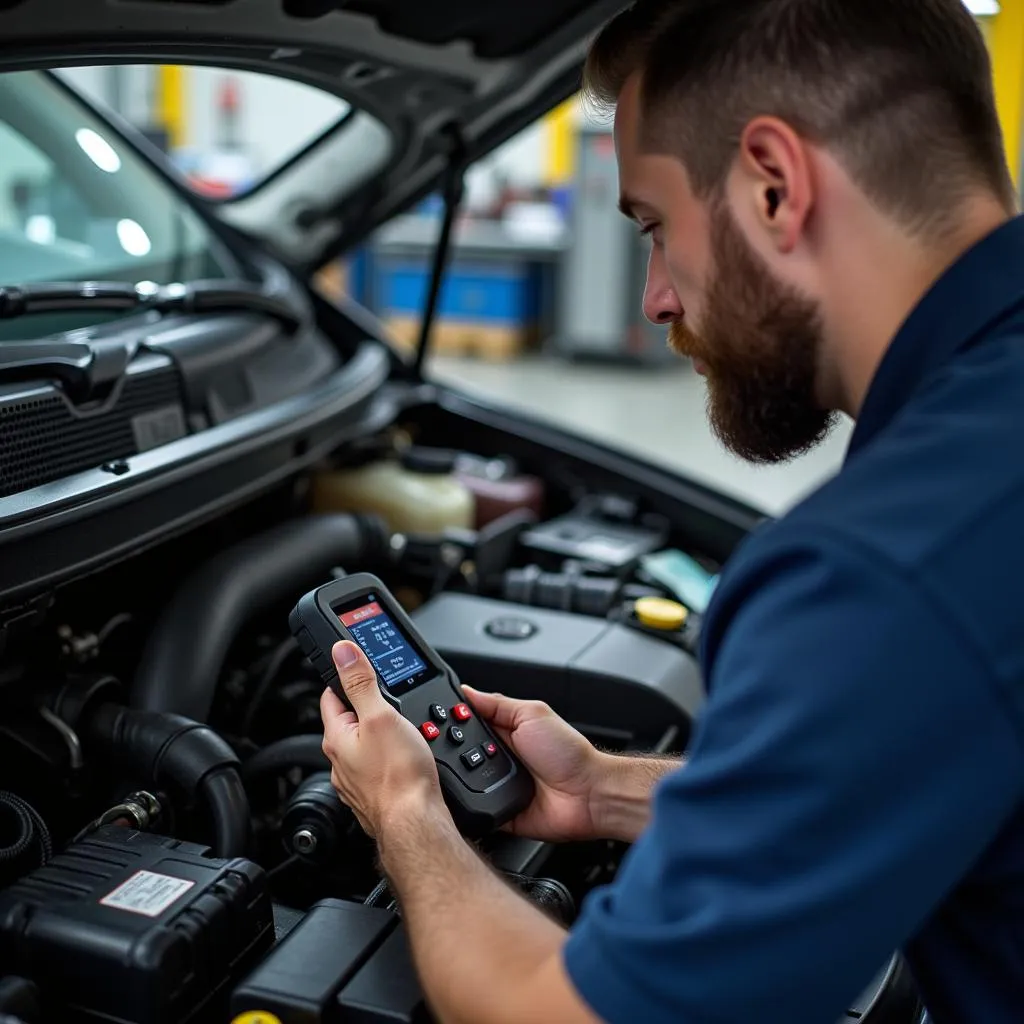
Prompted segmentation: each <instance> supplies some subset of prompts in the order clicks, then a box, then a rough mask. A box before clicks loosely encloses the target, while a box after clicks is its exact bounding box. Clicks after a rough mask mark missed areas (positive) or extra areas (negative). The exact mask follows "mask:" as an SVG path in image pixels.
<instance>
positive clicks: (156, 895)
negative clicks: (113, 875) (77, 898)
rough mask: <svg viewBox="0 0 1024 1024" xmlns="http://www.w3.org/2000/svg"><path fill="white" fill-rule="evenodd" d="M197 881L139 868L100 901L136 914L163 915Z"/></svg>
mask: <svg viewBox="0 0 1024 1024" xmlns="http://www.w3.org/2000/svg"><path fill="white" fill-rule="evenodd" d="M195 884H196V883H195V882H191V881H189V880H188V879H187V878H175V877H174V876H173V875H160V874H157V872H155V871H136V872H135V874H134V875H132V877H131V878H129V879H128V880H127V881H126V882H122V883H121V884H120V885H119V886H118V887H117V888H116V889H114V890H113V892H108V893H107V895H106V896H104V897H103V899H101V900H100V903H102V904H103V906H105V907H114V908H115V909H117V910H128V911H130V912H131V913H133V914H145V916H146V917H159V916H160V915H161V914H162V913H163V912H164V911H165V910H166V909H167V908H168V907H169V906H170V905H171V904H172V903H174V902H175V901H176V900H179V899H180V898H181V897H182V896H184V895H185V893H187V892H188V891H189V889H191V888H192V886H193V885H195Z"/></svg>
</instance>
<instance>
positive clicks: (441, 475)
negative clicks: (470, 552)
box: [313, 448, 476, 535]
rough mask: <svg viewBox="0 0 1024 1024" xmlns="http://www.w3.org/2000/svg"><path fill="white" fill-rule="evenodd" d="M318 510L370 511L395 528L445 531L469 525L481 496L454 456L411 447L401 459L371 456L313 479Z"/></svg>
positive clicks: (417, 531)
mask: <svg viewBox="0 0 1024 1024" xmlns="http://www.w3.org/2000/svg"><path fill="white" fill-rule="evenodd" d="M313 508H314V511H316V512H339V511H344V512H370V513H376V514H377V515H379V516H381V517H383V518H384V519H385V520H386V522H387V523H388V525H389V526H390V527H391V529H392V530H393V531H395V532H396V533H415V534H427V535H431V534H440V533H443V532H444V531H445V530H447V529H449V528H461V529H470V528H471V527H472V526H473V521H474V518H475V514H476V502H475V499H474V497H473V494H472V492H471V491H470V489H469V488H468V487H467V486H466V485H465V484H464V483H462V482H461V481H460V480H459V479H458V478H457V477H456V476H455V475H454V474H453V473H452V462H451V459H450V458H447V459H446V458H440V457H438V455H437V453H435V452H433V451H431V450H430V449H423V448H419V449H418V448H409V449H407V450H406V451H405V452H403V453H402V456H401V461H397V460H387V461H384V462H371V463H370V464H369V465H366V466H359V467H358V468H356V469H342V470H337V471H332V472H328V473H321V474H319V475H318V476H316V477H315V478H314V481H313Z"/></svg>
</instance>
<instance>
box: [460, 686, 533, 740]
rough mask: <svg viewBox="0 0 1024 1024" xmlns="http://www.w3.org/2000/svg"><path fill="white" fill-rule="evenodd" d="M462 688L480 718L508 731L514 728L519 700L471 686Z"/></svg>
mask: <svg viewBox="0 0 1024 1024" xmlns="http://www.w3.org/2000/svg"><path fill="white" fill-rule="evenodd" d="M462 689H463V692H464V693H465V694H466V696H467V697H468V698H469V701H470V703H471V704H472V705H473V707H474V708H475V709H476V713H477V714H478V715H479V716H480V717H481V718H483V719H484V720H486V721H488V722H491V723H493V724H494V725H496V726H498V727H499V728H501V729H505V730H507V731H509V732H511V731H512V730H513V729H514V728H515V725H516V713H517V711H518V708H519V706H520V702H519V701H516V700H512V698H511V697H504V696H502V695H501V694H500V693H484V692H483V691H482V690H474V689H473V687H472V686H463V687H462Z"/></svg>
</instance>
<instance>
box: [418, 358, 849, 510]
mask: <svg viewBox="0 0 1024 1024" xmlns="http://www.w3.org/2000/svg"><path fill="white" fill-rule="evenodd" d="M431 373H432V374H433V375H434V376H435V377H436V378H437V379H439V380H444V381H446V382H449V383H451V384H452V385H455V386H458V387H460V388H462V389H463V390H466V391H472V392H475V393H477V394H480V395H486V396H488V397H489V398H491V399H492V400H495V401H497V402H500V403H501V404H503V405H508V406H515V407H518V408H521V409H524V410H526V411H528V412H530V413H532V414H533V415H535V416H536V417H538V418H546V419H548V420H552V421H555V422H557V423H558V424H560V425H562V426H565V427H568V428H570V429H572V430H575V431H577V432H578V433H581V434H585V435H589V436H591V437H594V438H596V439H599V440H601V441H602V442H604V443H605V444H609V445H612V446H614V447H617V448H619V449H621V450H625V451H632V452H636V453H638V454H640V455H643V456H645V457H646V458H648V459H651V460H652V461H655V462H659V463H662V464H665V465H668V466H671V467H673V468H674V469H677V470H678V471H680V472H681V473H683V474H685V475H687V476H689V477H691V478H692V479H695V480H699V481H700V482H702V483H705V484H709V485H711V486H713V487H716V488H717V489H719V490H721V491H724V492H726V493H729V494H731V495H734V496H736V497H738V498H740V499H742V500H744V501H746V502H748V503H749V504H751V505H753V506H755V507H756V508H759V509H760V510H762V511H764V512H766V513H768V514H769V515H779V514H780V513H782V512H784V511H786V509H788V508H789V507H791V506H792V505H793V504H794V503H795V502H797V501H798V500H799V499H800V498H802V497H803V496H804V495H806V494H807V493H808V492H809V491H811V490H813V489H814V488H815V487H817V486H818V485H819V484H820V483H821V482H823V481H824V480H825V479H827V478H828V477H829V476H831V475H832V474H833V473H835V471H836V470H837V469H838V468H839V465H840V463H841V462H842V459H843V455H844V453H845V451H846V445H847V442H848V441H849V436H850V429H851V427H850V424H849V423H848V422H844V423H843V424H842V425H841V426H840V427H839V428H837V429H836V430H835V431H834V432H833V434H832V435H831V436H830V437H829V438H828V439H827V440H826V441H825V443H824V444H823V445H822V446H821V447H819V448H818V449H817V450H815V451H814V452H811V453H810V454H809V455H806V456H803V457H802V458H799V459H796V460H794V461H793V462H791V463H788V464H786V465H783V466H772V467H754V466H749V465H747V464H746V463H743V462H741V461H740V460H739V459H737V458H735V457H733V456H731V455H730V454H729V453H728V452H726V451H725V449H724V448H722V446H721V445H720V444H719V442H718V441H717V440H716V438H715V437H714V436H713V435H712V433H711V431H710V429H709V427H708V424H707V418H706V416H705V413H704V384H703V381H702V380H701V378H700V377H699V376H698V375H697V374H695V373H694V372H693V370H692V368H691V367H690V366H689V365H688V364H680V365H679V366H678V367H676V366H668V367H664V366H663V367H656V368H649V369H647V368H624V367H619V366H615V367H611V366H600V365H598V366H595V365H580V364H569V363H566V362H563V361H561V360H556V359H553V358H549V357H540V356H537V357H529V358H525V359H521V360H518V361H515V362H512V363H486V362H477V361H472V360H467V359H452V358H441V357H436V358H434V359H432V360H431Z"/></svg>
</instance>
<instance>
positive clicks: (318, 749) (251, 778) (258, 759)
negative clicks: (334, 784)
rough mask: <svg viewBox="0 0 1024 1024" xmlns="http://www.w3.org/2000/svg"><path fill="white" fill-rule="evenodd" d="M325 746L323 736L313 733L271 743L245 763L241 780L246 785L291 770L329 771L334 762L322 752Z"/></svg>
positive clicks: (243, 763)
mask: <svg viewBox="0 0 1024 1024" xmlns="http://www.w3.org/2000/svg"><path fill="white" fill-rule="evenodd" d="M323 742H324V739H323V736H320V735H319V734H317V733H312V732H311V733H300V734H299V735H298V736H289V737H287V738H286V739H283V740H277V741H276V742H275V743H269V744H267V746H265V747H263V748H262V749H260V750H258V751H256V753H255V754H253V755H252V757H250V758H248V759H246V760H245V761H243V762H242V778H243V779H244V780H245V781H246V782H247V783H250V782H255V781H256V780H257V779H261V778H263V777H264V776H267V775H273V774H275V773H280V772H284V771H287V770H288V769H289V768H308V769H309V770H310V771H315V772H322V771H325V770H326V771H330V770H331V762H330V761H328V760H327V755H326V754H325V753H324V752H323Z"/></svg>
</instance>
